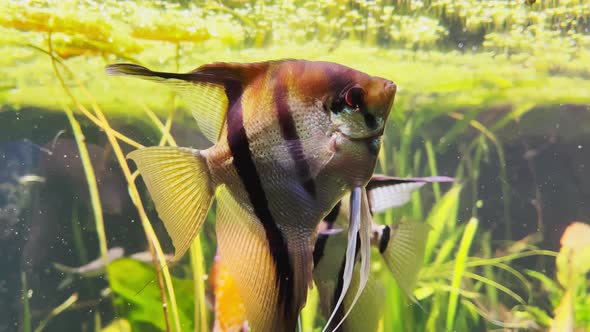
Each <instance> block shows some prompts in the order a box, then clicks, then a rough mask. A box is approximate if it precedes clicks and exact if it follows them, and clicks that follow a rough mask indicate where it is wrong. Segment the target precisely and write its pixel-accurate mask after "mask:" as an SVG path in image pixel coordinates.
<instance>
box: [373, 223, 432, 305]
mask: <svg viewBox="0 0 590 332" xmlns="http://www.w3.org/2000/svg"><path fill="white" fill-rule="evenodd" d="M388 228H389V231H387V229H388ZM429 231H430V226H429V225H428V224H426V223H421V222H409V223H402V224H399V225H390V226H384V228H383V233H382V234H381V238H380V243H379V251H380V252H381V255H382V256H383V259H384V260H385V264H386V265H387V267H388V268H389V271H391V274H393V277H394V278H395V280H396V281H397V283H398V285H399V286H400V288H401V289H403V290H404V292H406V294H408V296H410V298H411V299H412V300H413V301H415V298H414V296H413V295H412V292H413V290H414V285H415V283H416V279H417V277H418V273H419V272H420V268H421V267H422V261H423V259H424V249H425V247H426V240H427V239H428V233H429ZM387 232H389V235H386V233H387ZM387 238H389V239H388V240H387Z"/></svg>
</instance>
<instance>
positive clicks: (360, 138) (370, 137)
mask: <svg viewBox="0 0 590 332" xmlns="http://www.w3.org/2000/svg"><path fill="white" fill-rule="evenodd" d="M342 135H344V137H346V138H348V139H349V140H351V141H357V142H358V141H367V142H370V141H374V140H375V139H377V138H379V137H381V136H383V129H381V130H378V131H376V132H374V133H372V134H371V135H363V136H355V137H353V136H349V135H346V134H344V133H342Z"/></svg>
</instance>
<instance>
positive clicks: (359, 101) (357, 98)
mask: <svg viewBox="0 0 590 332" xmlns="http://www.w3.org/2000/svg"><path fill="white" fill-rule="evenodd" d="M344 102H346V105H348V106H350V107H352V108H354V109H355V110H356V111H357V112H358V111H360V108H361V107H362V106H363V105H364V104H365V90H363V88H361V87H360V86H353V87H352V88H350V89H348V91H346V95H345V96H344Z"/></svg>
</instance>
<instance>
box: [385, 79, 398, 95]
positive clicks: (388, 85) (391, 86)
mask: <svg viewBox="0 0 590 332" xmlns="http://www.w3.org/2000/svg"><path fill="white" fill-rule="evenodd" d="M383 89H384V90H385V91H386V92H387V93H395V91H396V89H397V86H396V85H395V83H393V82H392V81H385V82H384V83H383Z"/></svg>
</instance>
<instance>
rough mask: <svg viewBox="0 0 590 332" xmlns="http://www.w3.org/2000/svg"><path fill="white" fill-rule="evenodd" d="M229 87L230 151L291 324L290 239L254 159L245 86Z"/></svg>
mask: <svg viewBox="0 0 590 332" xmlns="http://www.w3.org/2000/svg"><path fill="white" fill-rule="evenodd" d="M225 91H226V94H227V97H228V100H229V101H230V105H229V110H228V114H227V128H228V129H227V140H228V144H229V148H230V151H231V153H232V155H233V165H234V167H235V168H236V171H237V173H238V175H239V176H240V179H241V180H242V183H243V184H244V188H245V189H246V192H247V193H248V198H249V199H250V202H251V203H252V207H253V208H254V213H255V214H256V216H257V217H258V219H259V220H260V222H261V223H262V226H263V227H264V232H265V234H266V239H267V241H268V246H269V249H270V254H271V256H272V258H273V261H274V264H275V269H276V276H277V282H278V289H279V294H278V299H279V305H281V307H282V309H283V310H284V314H285V317H284V318H285V319H287V322H286V324H287V326H290V324H293V326H294V324H295V323H296V319H297V317H294V316H295V315H294V314H296V311H295V310H293V307H292V303H291V300H292V299H293V287H294V280H293V279H294V277H293V268H292V267H291V260H290V257H289V251H288V248H287V243H286V242H285V239H284V238H283V234H282V233H281V230H280V229H279V228H278V227H277V224H276V223H275V221H274V218H273V216H272V213H271V211H270V209H269V207H268V200H267V198H266V193H265V192H264V189H263V187H262V183H261V182H260V176H259V174H258V171H257V170H256V165H255V164H254V160H253V159H252V154H251V151H250V143H249V142H248V136H247V135H246V130H245V128H244V119H243V109H242V105H241V97H240V96H241V94H242V87H241V85H239V84H238V83H236V84H228V83H226V84H225Z"/></svg>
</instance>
